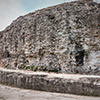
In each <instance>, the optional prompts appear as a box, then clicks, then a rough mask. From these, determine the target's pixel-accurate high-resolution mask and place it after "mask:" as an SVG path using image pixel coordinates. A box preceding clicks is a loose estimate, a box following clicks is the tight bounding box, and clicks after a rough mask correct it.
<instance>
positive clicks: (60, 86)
mask: <svg viewBox="0 0 100 100" xmlns="http://www.w3.org/2000/svg"><path fill="white" fill-rule="evenodd" d="M0 84H4V85H9V86H13V87H18V88H25V89H33V90H40V91H49V92H59V93H69V94H76V95H88V96H100V76H95V75H78V74H76V75H74V74H55V73H45V72H32V71H22V70H9V69H3V68H0Z"/></svg>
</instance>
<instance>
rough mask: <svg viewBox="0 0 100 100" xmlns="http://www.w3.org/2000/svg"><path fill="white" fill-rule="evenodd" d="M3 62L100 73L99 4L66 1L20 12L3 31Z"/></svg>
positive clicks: (0, 51) (0, 60) (0, 61)
mask: <svg viewBox="0 0 100 100" xmlns="http://www.w3.org/2000/svg"><path fill="white" fill-rule="evenodd" d="M0 66H2V67H12V68H13V67H16V68H26V69H33V70H44V71H54V72H66V73H85V74H99V75H100V4H99V3H95V2H71V3H64V4H60V5H56V6H54V7H49V8H45V9H42V10H38V11H36V12H33V13H30V14H27V15H25V16H20V17H19V18H17V19H16V20H15V21H13V22H12V24H11V25H10V26H8V27H7V28H6V29H5V30H4V31H2V32H0ZM23 66H24V67H23ZM27 66H28V67H27ZM34 66H35V68H34ZM19 80H20V78H19Z"/></svg>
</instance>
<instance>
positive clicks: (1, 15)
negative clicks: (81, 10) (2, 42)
mask: <svg viewBox="0 0 100 100" xmlns="http://www.w3.org/2000/svg"><path fill="white" fill-rule="evenodd" d="M64 1H66V2H70V1H75V0H0V30H3V29H4V28H5V27H7V26H8V25H9V24H11V22H12V21H13V20H15V19H16V18H17V17H18V16H21V15H24V14H27V13H29V12H33V11H35V10H37V9H41V8H45V7H48V6H52V5H56V4H60V3H63V2H64ZM99 1H100V0H99Z"/></svg>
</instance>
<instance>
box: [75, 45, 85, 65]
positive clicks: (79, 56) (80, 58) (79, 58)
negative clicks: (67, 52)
mask: <svg viewBox="0 0 100 100" xmlns="http://www.w3.org/2000/svg"><path fill="white" fill-rule="evenodd" d="M75 48H76V54H75V60H76V66H82V65H83V64H84V56H85V50H83V48H82V45H76V46H75Z"/></svg>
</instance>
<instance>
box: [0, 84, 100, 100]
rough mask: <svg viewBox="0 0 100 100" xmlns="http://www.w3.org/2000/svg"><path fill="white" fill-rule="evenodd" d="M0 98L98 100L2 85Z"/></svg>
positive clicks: (99, 98) (97, 99) (18, 99)
mask: <svg viewBox="0 0 100 100" xmlns="http://www.w3.org/2000/svg"><path fill="white" fill-rule="evenodd" d="M0 97H2V98H4V99H5V100H100V97H90V96H89V97H87V96H77V95H70V94H62V93H53V92H43V91H34V90H26V89H19V88H14V87H8V86H4V85H0ZM0 100H1V99H0Z"/></svg>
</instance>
